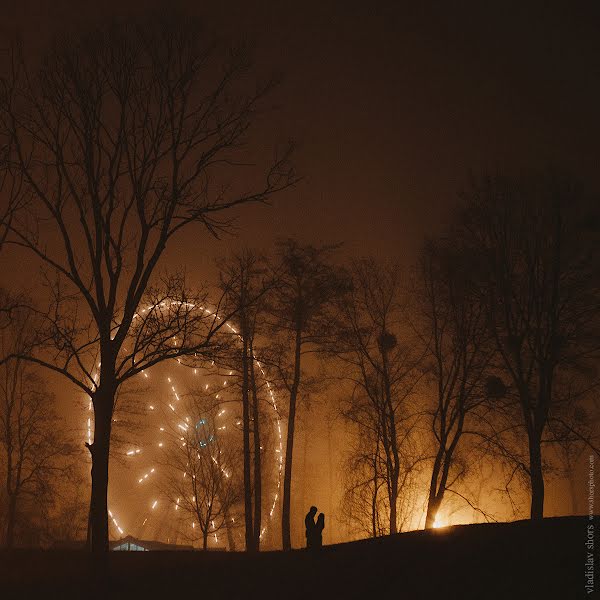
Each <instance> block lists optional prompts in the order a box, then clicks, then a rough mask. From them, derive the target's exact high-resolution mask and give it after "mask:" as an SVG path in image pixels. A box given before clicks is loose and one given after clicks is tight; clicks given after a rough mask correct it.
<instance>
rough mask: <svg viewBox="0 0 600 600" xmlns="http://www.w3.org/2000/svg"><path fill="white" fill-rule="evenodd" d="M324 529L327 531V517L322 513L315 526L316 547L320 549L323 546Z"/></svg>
mask: <svg viewBox="0 0 600 600" xmlns="http://www.w3.org/2000/svg"><path fill="white" fill-rule="evenodd" d="M323 529H325V515H324V514H323V513H321V514H320V515H319V516H318V517H317V522H316V524H315V533H314V535H315V539H314V547H315V548H320V547H321V546H322V545H323Z"/></svg>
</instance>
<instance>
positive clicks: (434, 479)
mask: <svg viewBox="0 0 600 600" xmlns="http://www.w3.org/2000/svg"><path fill="white" fill-rule="evenodd" d="M441 463H442V449H441V448H440V449H439V451H438V453H437V456H436V457H435V462H434V464H433V470H432V472H431V481H430V483H429V498H428V500H427V514H426V515H425V529H431V528H432V527H433V524H434V523H435V517H436V515H437V511H438V510H439V508H440V503H439V502H438V498H437V495H438V494H437V492H438V479H439V476H440V470H441Z"/></svg>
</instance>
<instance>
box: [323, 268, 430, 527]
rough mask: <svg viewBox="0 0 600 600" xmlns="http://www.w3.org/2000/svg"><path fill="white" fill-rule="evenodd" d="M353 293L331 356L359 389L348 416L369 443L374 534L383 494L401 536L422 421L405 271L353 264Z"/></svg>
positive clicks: (344, 309) (345, 412)
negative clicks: (405, 490) (403, 495)
mask: <svg viewBox="0 0 600 600" xmlns="http://www.w3.org/2000/svg"><path fill="white" fill-rule="evenodd" d="M352 282H353V283H352V288H351V290H350V292H349V293H348V295H347V296H346V298H345V299H344V301H343V302H342V303H341V306H340V310H341V327H340V330H339V334H338V337H337V339H336V341H335V342H334V345H333V352H335V353H336V355H337V357H338V359H339V360H340V361H342V363H343V364H345V366H346V372H345V375H346V377H348V378H349V379H350V381H351V382H352V383H353V385H354V391H353V394H352V396H351V397H350V399H349V400H348V401H347V402H346V403H345V406H343V408H342V412H343V415H344V416H345V418H346V419H347V420H349V421H350V422H352V423H354V424H355V425H356V426H357V427H358V430H357V433H358V435H365V436H368V438H369V440H370V442H369V443H370V446H369V448H370V455H369V456H368V461H367V462H368V463H369V465H370V469H372V470H371V476H372V493H373V519H374V524H373V531H375V529H376V527H375V520H376V519H375V517H376V513H375V509H376V507H377V504H378V500H377V495H378V494H379V490H380V489H382V492H383V493H384V494H385V499H386V504H387V506H388V513H387V514H388V531H389V533H391V534H393V533H397V531H398V501H399V490H400V489H401V487H402V485H403V484H404V483H405V482H406V479H407V477H408V476H409V475H410V473H411V471H412V469H413V468H414V466H415V465H416V464H417V462H418V461H413V460H412V459H411V454H412V453H411V451H410V449H411V445H412V437H413V433H414V431H415V426H416V423H417V419H418V415H417V414H416V411H415V410H414V409H413V407H411V406H410V402H409V401H410V398H411V396H412V395H413V393H414V391H415V390H416V387H417V385H418V383H419V381H420V379H421V376H422V375H421V373H420V371H419V370H418V368H417V367H418V364H419V360H420V356H418V354H416V353H415V352H414V349H413V348H411V347H410V345H409V344H401V343H400V342H399V341H398V340H399V338H400V336H402V335H404V336H406V335H407V332H406V330H405V329H404V327H405V323H404V317H403V311H402V303H401V291H402V290H401V281H400V270H399V268H398V267H397V266H395V265H391V266H383V267H382V266H380V265H378V264H377V263H376V262H375V261H374V260H363V261H359V262H356V263H354V265H353V270H352Z"/></svg>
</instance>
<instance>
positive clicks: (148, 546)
mask: <svg viewBox="0 0 600 600" xmlns="http://www.w3.org/2000/svg"><path fill="white" fill-rule="evenodd" d="M110 549H111V550H114V551H133V552H148V551H152V550H168V551H174V550H175V551H177V550H187V551H190V550H193V549H194V547H193V546H185V545H181V544H165V543H164V542H156V541H154V540H138V539H137V538H134V537H133V536H131V535H128V536H125V537H124V538H121V539H120V540H115V541H114V542H110Z"/></svg>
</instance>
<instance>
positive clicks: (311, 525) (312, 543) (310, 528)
mask: <svg viewBox="0 0 600 600" xmlns="http://www.w3.org/2000/svg"><path fill="white" fill-rule="evenodd" d="M316 514H317V507H316V506H311V507H310V510H309V511H308V513H307V514H306V517H304V525H305V526H306V547H307V548H320V547H321V546H322V545H323V529H325V515H324V514H323V513H321V514H320V515H319V516H318V517H317V522H316V523H315V515H316Z"/></svg>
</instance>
